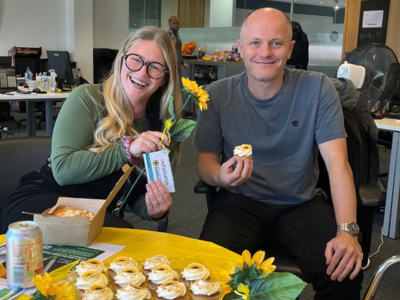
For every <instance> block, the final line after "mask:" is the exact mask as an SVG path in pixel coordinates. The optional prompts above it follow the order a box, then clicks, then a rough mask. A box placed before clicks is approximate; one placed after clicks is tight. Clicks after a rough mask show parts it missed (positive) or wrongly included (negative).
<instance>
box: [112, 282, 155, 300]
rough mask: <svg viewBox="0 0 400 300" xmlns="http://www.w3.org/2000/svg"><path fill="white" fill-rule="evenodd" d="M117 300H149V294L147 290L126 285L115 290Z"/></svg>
mask: <svg viewBox="0 0 400 300" xmlns="http://www.w3.org/2000/svg"><path fill="white" fill-rule="evenodd" d="M115 296H116V297H117V299H118V300H150V298H151V293H150V291H149V290H148V289H146V288H142V287H138V286H134V285H132V284H128V285H127V286H123V287H121V288H119V289H118V290H117V293H116V294H115Z"/></svg>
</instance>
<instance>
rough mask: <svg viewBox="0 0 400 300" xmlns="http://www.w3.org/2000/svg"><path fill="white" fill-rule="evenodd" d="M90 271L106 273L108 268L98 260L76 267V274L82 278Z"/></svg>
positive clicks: (82, 263)
mask: <svg viewBox="0 0 400 300" xmlns="http://www.w3.org/2000/svg"><path fill="white" fill-rule="evenodd" d="M89 271H95V272H101V273H105V272H106V268H105V267H104V264H103V263H102V262H101V261H99V260H97V259H89V260H87V261H81V262H80V264H79V265H77V266H76V267H75V273H76V274H77V275H78V276H82V275H83V274H85V273H86V272H89Z"/></svg>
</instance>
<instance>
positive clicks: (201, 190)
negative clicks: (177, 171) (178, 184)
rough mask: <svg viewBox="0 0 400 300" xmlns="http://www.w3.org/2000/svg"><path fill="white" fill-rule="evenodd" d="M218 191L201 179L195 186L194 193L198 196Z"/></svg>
mask: <svg viewBox="0 0 400 300" xmlns="http://www.w3.org/2000/svg"><path fill="white" fill-rule="evenodd" d="M215 190H216V187H215V186H211V185H209V184H207V183H205V182H204V181H203V180H201V179H199V181H197V183H196V185H195V186H194V192H195V193H196V194H208V193H211V192H213V191H215Z"/></svg>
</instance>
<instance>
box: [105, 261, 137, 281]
mask: <svg viewBox="0 0 400 300" xmlns="http://www.w3.org/2000/svg"><path fill="white" fill-rule="evenodd" d="M137 267H138V263H137V262H136V261H134V260H133V259H132V258H129V257H125V256H121V257H118V258H116V259H114V260H113V262H112V263H111V264H110V267H109V268H108V275H110V277H111V278H112V279H114V277H115V276H116V275H117V273H118V272H121V271H123V270H125V269H128V268H137Z"/></svg>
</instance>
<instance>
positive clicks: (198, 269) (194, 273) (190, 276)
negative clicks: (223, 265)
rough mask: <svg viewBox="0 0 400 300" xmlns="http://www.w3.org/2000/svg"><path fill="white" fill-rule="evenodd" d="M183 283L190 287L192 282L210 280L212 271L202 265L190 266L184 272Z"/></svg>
mask: <svg viewBox="0 0 400 300" xmlns="http://www.w3.org/2000/svg"><path fill="white" fill-rule="evenodd" d="M181 275H182V277H181V281H182V282H183V283H184V284H185V285H186V286H187V287H190V284H191V283H192V282H195V281H196V280H200V279H203V280H208V279H210V271H209V270H208V269H207V268H206V267H205V266H203V265H201V264H197V263H194V264H190V265H188V266H187V267H186V268H185V269H184V270H183V271H182V274H181Z"/></svg>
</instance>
